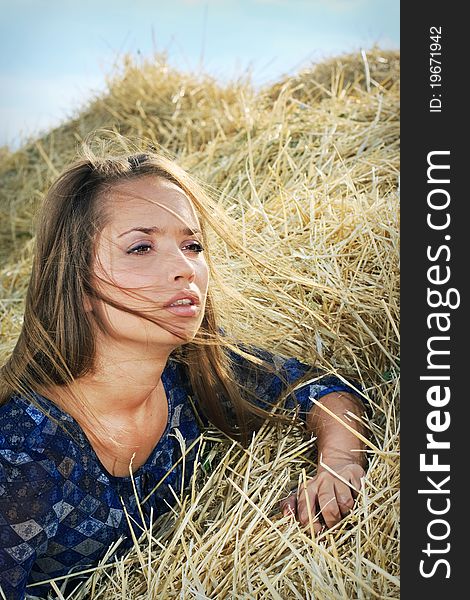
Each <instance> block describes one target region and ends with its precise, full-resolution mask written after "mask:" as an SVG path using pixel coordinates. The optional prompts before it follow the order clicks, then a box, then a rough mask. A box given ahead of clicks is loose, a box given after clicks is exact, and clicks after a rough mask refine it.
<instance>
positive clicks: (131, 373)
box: [74, 342, 173, 416]
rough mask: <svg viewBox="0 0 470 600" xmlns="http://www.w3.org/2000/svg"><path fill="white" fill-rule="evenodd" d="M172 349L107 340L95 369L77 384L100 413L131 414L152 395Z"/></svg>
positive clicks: (83, 394) (96, 411)
mask: <svg viewBox="0 0 470 600" xmlns="http://www.w3.org/2000/svg"><path fill="white" fill-rule="evenodd" d="M110 346H111V347H110ZM172 350H173V348H172V347H164V348H162V347H159V348H158V349H157V350H154V351H152V350H151V349H150V348H145V349H142V348H141V347H139V348H130V347H129V346H128V345H126V346H124V345H120V344H119V343H117V342H115V343H111V344H109V343H108V344H107V347H106V348H101V349H100V350H99V352H98V353H97V357H96V361H95V365H96V366H95V369H94V370H93V372H92V373H88V374H86V375H84V376H83V377H81V378H80V379H78V380H77V381H76V382H75V384H74V386H76V389H77V390H78V391H79V392H80V394H81V395H82V397H83V398H85V399H86V401H87V404H89V405H90V406H92V407H93V411H94V412H95V413H96V415H97V416H98V415H100V414H101V415H110V414H113V415H114V416H118V415H122V416H126V415H129V416H131V415H132V414H134V413H138V412H139V410H140V409H141V408H142V407H144V406H145V405H146V404H147V403H148V401H149V400H150V399H151V398H152V397H153V395H154V393H155V390H156V388H157V386H158V385H159V384H160V382H161V376H162V373H163V370H164V368H165V366H166V364H167V362H168V358H169V356H170V353H171V351H172Z"/></svg>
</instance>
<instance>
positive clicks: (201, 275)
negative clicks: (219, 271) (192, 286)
mask: <svg viewBox="0 0 470 600" xmlns="http://www.w3.org/2000/svg"><path fill="white" fill-rule="evenodd" d="M196 278H197V284H198V287H199V289H200V291H201V293H202V294H204V296H205V295H206V294H207V288H208V286H209V267H208V266H207V263H206V261H204V262H202V263H201V265H200V268H199V269H198V270H197V276H196Z"/></svg>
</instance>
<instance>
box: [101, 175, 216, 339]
mask: <svg viewBox="0 0 470 600" xmlns="http://www.w3.org/2000/svg"><path fill="white" fill-rule="evenodd" d="M102 201H103V202H104V210H105V212H106V214H107V216H108V220H107V224H106V226H105V227H104V229H103V230H102V232H101V233H100V235H99V237H98V240H97V247H96V258H95V264H94V272H93V274H94V285H95V287H96V288H98V290H99V291H100V292H101V293H102V294H103V295H104V296H105V297H106V298H110V299H112V300H114V301H115V302H117V303H119V304H121V305H125V306H127V307H129V308H132V309H134V310H138V311H139V312H141V313H144V314H146V315H148V316H149V317H151V318H156V319H158V322H159V323H161V325H158V324H156V323H153V322H151V321H148V320H147V319H144V318H142V317H138V316H136V315H133V314H130V313H128V312H125V311H122V310H119V309H117V308H114V307H112V306H110V305H109V304H106V303H104V302H102V301H98V300H94V301H93V303H90V307H91V308H92V309H93V310H94V311H95V310H96V311H99V313H100V316H101V318H102V319H103V320H104V322H105V329H106V332H107V334H108V335H109V336H111V337H112V338H113V339H115V340H117V341H119V342H121V343H124V344H127V345H129V347H135V348H137V347H139V346H142V345H145V347H146V350H147V351H148V350H149V349H151V348H155V347H157V348H158V347H161V346H170V347H176V346H178V345H180V344H181V343H183V342H184V341H189V340H191V339H192V338H193V337H194V335H195V334H196V332H197V330H198V329H199V326H200V325H201V321H202V319H203V316H204V309H205V304H206V296H207V286H208V279H209V273H208V267H207V263H206V260H205V258H204V253H203V247H202V241H201V240H202V238H201V234H200V225H199V221H198V218H197V215H196V213H195V211H194V207H193V205H192V203H191V202H190V200H189V199H188V197H187V196H186V194H185V193H184V192H183V191H182V190H181V189H180V188H179V187H178V186H176V185H175V184H173V183H171V182H170V181H168V180H166V179H163V178H159V177H152V176H145V177H141V178H139V179H131V180H129V181H125V182H119V183H117V184H116V185H114V186H113V187H112V188H111V189H110V191H109V192H108V193H107V194H106V197H105V198H104V199H103V200H102ZM175 333H176V334H177V335H175Z"/></svg>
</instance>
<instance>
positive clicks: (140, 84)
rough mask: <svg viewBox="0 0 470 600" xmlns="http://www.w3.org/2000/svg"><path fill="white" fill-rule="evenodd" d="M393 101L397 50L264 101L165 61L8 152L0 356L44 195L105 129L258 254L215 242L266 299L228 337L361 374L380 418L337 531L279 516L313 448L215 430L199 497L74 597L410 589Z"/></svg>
mask: <svg viewBox="0 0 470 600" xmlns="http://www.w3.org/2000/svg"><path fill="white" fill-rule="evenodd" d="M398 106H399V56H398V54H397V53H394V52H385V51H381V50H380V49H377V48H374V49H372V50H370V51H368V52H363V53H360V54H355V55H348V56H343V57H339V58H337V59H334V60H331V61H327V62H325V63H322V64H320V65H316V66H313V67H312V68H311V69H307V70H305V71H303V72H301V73H299V74H297V75H296V76H294V77H290V78H286V79H284V80H283V81H280V82H279V83H277V84H276V85H274V86H271V87H269V88H266V89H262V90H261V91H258V92H256V91H255V90H254V89H253V87H252V85H251V84H250V81H249V80H248V78H246V79H240V80H239V81H236V82H233V83H231V84H229V85H227V86H225V87H222V86H220V85H219V84H217V83H216V82H215V81H214V80H212V79H210V78H209V77H206V76H195V75H191V74H183V73H179V72H177V71H175V70H174V69H172V68H170V67H169V66H168V64H167V63H166V61H165V59H164V57H161V56H158V57H156V58H155V60H154V61H153V62H143V63H141V64H135V63H134V62H133V61H132V60H130V59H128V60H127V61H125V63H124V64H123V66H122V70H121V72H120V73H117V74H116V75H115V76H114V77H112V78H110V80H109V91H108V93H106V94H105V95H103V96H100V97H97V98H96V99H94V100H93V101H92V102H91V103H90V104H89V105H88V106H87V107H85V108H84V109H83V110H82V111H81V112H80V113H79V114H78V115H76V117H75V118H73V119H71V120H70V121H68V122H66V123H64V124H63V125H62V126H61V127H58V128H57V129H55V130H53V131H51V132H49V133H47V134H45V135H44V136H42V137H40V138H37V139H32V140H28V141H26V142H25V144H24V145H23V147H22V148H21V149H20V150H19V151H17V152H10V151H8V150H6V149H4V148H3V149H2V150H1V153H0V180H1V186H0V259H1V261H2V262H1V265H2V269H1V280H0V316H1V333H2V342H1V347H0V362H1V361H2V360H4V359H5V358H6V356H7V355H8V353H9V351H10V350H11V348H12V347H13V344H14V342H15V339H16V337H17V335H18V333H19V328H20V326H21V314H22V302H23V298H24V293H25V287H26V284H27V279H28V273H29V266H30V261H31V249H32V241H31V240H32V236H33V233H34V225H33V222H34V214H35V211H36V208H37V205H38V202H39V201H40V199H41V197H42V195H43V193H44V191H45V189H46V188H47V186H48V185H49V184H50V182H51V181H52V180H53V179H54V177H55V176H56V174H57V173H58V172H59V171H60V170H61V168H62V166H63V165H64V164H66V163H67V162H69V160H70V159H71V158H73V157H74V156H75V154H76V150H77V147H78V145H79V144H80V142H81V141H82V140H84V139H85V138H86V137H87V136H88V135H89V133H90V132H92V131H93V130H95V129H96V128H102V129H107V130H109V131H110V132H112V131H115V132H116V131H118V132H120V133H121V134H122V135H123V136H129V137H130V138H132V139H133V140H134V141H135V140H137V141H136V142H135V143H136V144H137V145H138V146H139V147H140V148H142V149H145V148H148V147H157V148H160V147H162V148H164V149H165V150H166V151H167V152H168V153H169V154H170V155H171V156H173V157H174V158H176V160H177V161H178V162H179V163H180V164H181V165H182V166H183V167H185V168H187V169H188V170H189V171H190V172H191V173H192V174H193V175H194V176H196V177H197V178H199V179H200V180H201V181H203V182H205V187H206V188H207V189H208V190H209V191H210V192H211V195H212V197H214V198H215V200H216V202H217V203H218V204H219V205H220V206H221V207H223V208H224V209H225V210H226V211H227V212H228V213H229V214H230V215H231V217H232V218H233V219H234V220H235V221H236V223H237V224H238V228H239V231H240V235H241V237H242V239H243V242H244V244H245V245H246V246H247V247H248V248H249V249H250V251H251V252H252V254H253V256H254V257H255V258H256V257H257V256H260V257H263V259H264V265H259V266H258V268H256V269H253V267H252V266H251V263H250V261H249V260H243V259H240V258H237V257H235V255H234V253H233V251H232V250H231V248H230V244H228V243H227V240H223V239H220V238H219V237H218V236H216V235H213V236H212V237H213V240H212V241H213V244H212V248H213V251H212V255H213V256H214V257H217V263H218V265H219V270H220V271H221V272H222V273H224V275H225V278H226V280H227V281H228V282H229V283H231V284H233V285H234V286H235V287H236V288H237V291H238V293H239V294H243V296H244V297H245V298H249V299H250V301H251V302H252V305H253V311H252V312H250V313H247V311H246V308H244V305H243V304H242V302H241V301H240V300H239V299H238V297H237V295H236V294H235V295H234V296H233V297H232V301H231V304H230V310H227V313H226V315H224V318H225V321H224V325H225V326H226V327H227V328H229V330H230V331H231V332H232V333H233V335H235V336H237V337H238V338H239V339H240V340H242V341H249V342H252V343H255V344H256V343H257V344H260V345H263V346H267V347H269V348H270V349H272V350H273V351H277V352H281V353H285V354H288V355H293V356H296V357H298V358H301V359H302V360H304V361H306V362H311V363H315V364H318V365H319V366H321V367H323V368H325V369H327V370H329V371H333V372H336V371H337V372H338V373H340V374H342V375H343V376H345V377H348V376H349V375H352V374H357V373H359V375H360V378H361V380H362V383H363V385H364V388H365V395H366V396H367V397H368V398H369V400H370V403H371V405H372V407H373V409H374V415H373V417H372V419H371V422H370V427H371V429H372V432H373V437H372V441H373V446H374V449H369V450H368V451H367V452H368V456H369V461H370V466H369V470H368V472H367V475H366V479H365V482H364V488H363V490H362V492H361V494H360V495H359V497H358V500H357V505H356V507H355V509H354V511H353V513H352V514H351V515H350V516H349V517H348V518H347V519H345V520H344V521H343V522H342V523H340V524H339V525H337V526H336V527H335V528H334V529H332V530H330V531H328V532H324V533H322V534H320V535H319V536H317V537H315V536H314V535H313V532H312V530H311V528H310V527H309V526H307V527H306V528H305V529H300V528H299V527H298V526H297V524H295V523H292V522H290V521H289V519H288V518H282V517H281V515H280V514H279V512H278V504H279V500H280V498H282V497H283V496H284V495H285V494H286V493H287V492H288V490H289V489H291V488H293V487H294V486H296V485H297V484H298V482H299V475H301V474H302V469H305V471H304V472H305V474H306V475H307V476H309V475H311V474H312V473H313V472H314V468H315V454H314V449H313V447H312V444H311V443H310V442H309V443H306V444H305V443H303V441H302V439H301V438H300V437H299V436H298V434H296V433H294V432H292V431H278V430H274V429H272V428H271V429H268V428H263V429H262V430H261V431H260V432H259V434H258V435H257V438H256V440H255V441H254V443H253V444H252V446H251V448H250V449H249V451H243V450H242V449H241V448H240V447H238V446H237V445H234V444H233V443H232V442H231V441H230V440H227V439H225V438H224V437H223V436H221V434H220V433H219V432H215V431H207V432H205V433H204V438H203V446H204V451H203V452H202V453H201V457H200V458H201V460H200V463H201V464H200V466H199V467H198V469H197V472H196V476H195V478H194V480H193V487H192V489H191V490H190V492H189V495H188V496H187V497H183V498H181V496H180V495H178V498H179V504H178V505H177V507H176V509H175V510H174V511H172V512H171V513H169V514H168V515H166V516H164V517H162V518H161V519H160V521H159V522H158V523H157V527H155V528H154V530H153V532H151V531H147V532H139V531H136V532H135V533H136V537H140V538H141V539H140V542H139V543H136V545H135V548H134V549H132V550H131V551H130V552H129V554H128V555H126V556H125V557H124V558H123V559H122V560H121V561H120V562H119V563H118V564H116V565H112V566H109V565H108V566H106V567H103V568H99V569H97V570H95V572H94V573H92V574H91V575H92V577H91V579H90V580H89V582H88V583H87V584H86V585H85V586H84V587H82V589H81V590H80V591H77V593H76V594H74V595H72V597H73V598H83V597H89V598H102V599H103V600H110V599H114V598H124V597H127V598H129V599H131V598H132V599H134V598H135V599H137V598H140V599H143V598H151V597H155V598H173V597H175V598H176V597H179V598H188V599H189V598H191V599H193V598H200V599H202V598H211V599H214V598H256V599H261V598H283V599H284V598H315V599H333V598H334V599H336V598H398V597H399V565H398V557H399V545H398V522H399V497H398V496H399V494H398V490H399V450H398V449H399V428H398V376H399V336H398V328H399V298H398V293H399V266H398V257H399V223H398V216H399V211H398V172H399V120H398V119H399V116H398ZM102 135H103V136H105V137H106V135H109V137H112V135H111V133H109V134H104V133H103V134H102ZM123 143H124V142H123ZM270 265H271V266H272V265H274V266H275V267H276V269H277V271H276V269H273V268H270ZM287 272H290V275H289V276H286V275H285V274H286V273H287ZM223 287H224V282H219V283H218V284H217V285H216V292H217V293H218V294H219V295H220V297H223V294H224V289H223ZM302 444H303V445H302ZM56 583H57V586H59V588H60V584H61V582H60V581H57V582H56ZM59 588H57V589H59ZM31 592H33V589H31ZM57 594H58V597H59V598H60V593H58V592H57Z"/></svg>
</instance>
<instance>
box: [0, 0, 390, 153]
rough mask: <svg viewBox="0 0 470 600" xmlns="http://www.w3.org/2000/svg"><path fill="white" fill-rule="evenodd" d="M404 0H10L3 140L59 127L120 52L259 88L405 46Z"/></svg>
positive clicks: (1, 67)
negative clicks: (347, 57)
mask: <svg viewBox="0 0 470 600" xmlns="http://www.w3.org/2000/svg"><path fill="white" fill-rule="evenodd" d="M399 10H400V2H399V0H238V1H237V0H126V1H124V0H94V1H93V0H60V1H59V0H0V15H1V17H0V50H1V51H0V145H3V144H9V145H10V146H12V147H16V146H18V144H19V143H20V142H21V139H23V137H24V136H25V135H29V134H35V133H38V132H39V131H41V130H45V129H48V128H49V127H52V126H55V125H57V124H59V123H60V122H62V121H64V120H65V119H67V118H69V117H70V116H71V115H73V114H74V113H75V112H76V111H77V110H78V109H79V108H80V107H81V106H83V105H84V103H85V102H86V101H87V99H88V98H90V96H92V95H93V94H96V93H99V92H100V91H102V90H103V89H104V87H105V84H104V79H105V76H106V75H107V74H110V73H112V71H113V69H114V67H115V65H116V64H119V60H120V58H121V57H122V56H123V55H124V54H126V53H130V54H133V55H141V56H144V57H151V56H152V55H153V53H154V52H155V51H157V52H162V51H166V52H167V54H168V58H169V61H170V63H171V64H172V65H175V66H176V67H178V68H180V69H182V70H190V71H198V70H200V69H202V70H203V71H205V72H208V73H210V74H212V75H214V76H215V77H217V78H219V79H220V80H222V81H224V80H227V79H231V78H235V77H237V75H240V74H242V73H244V72H245V71H246V70H247V68H250V70H251V73H252V79H253V82H254V83H255V84H257V85H263V84H266V83H270V82H272V81H275V80H276V79H278V78H280V77H281V76H282V75H284V74H287V73H293V72H295V71H297V70H298V69H299V68H301V67H303V66H306V65H308V64H309V63H311V62H312V61H319V60H322V59H323V58H326V57H328V56H332V55H335V54H338V53H342V52H352V51H357V50H360V49H361V48H364V49H366V50H367V49H368V48H370V47H372V46H373V45H374V44H377V45H379V46H380V47H382V48H394V49H398V48H399V42H400V34H399Z"/></svg>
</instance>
